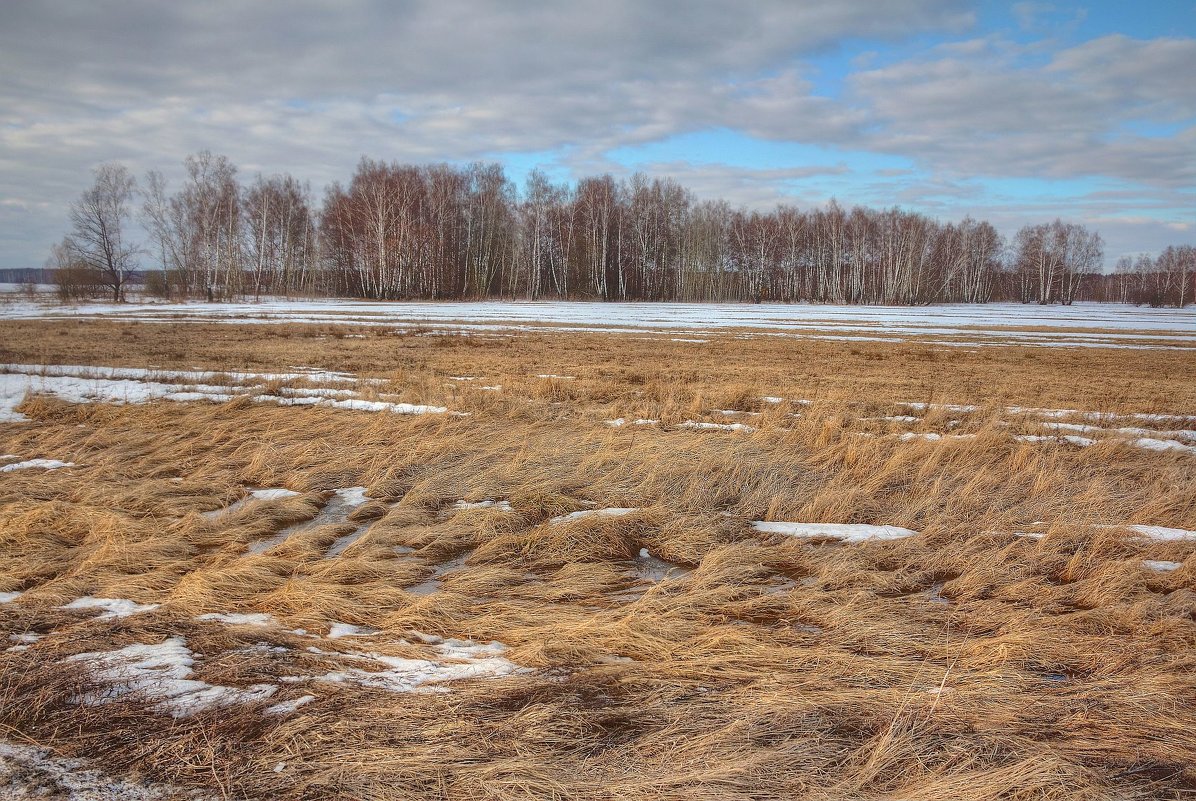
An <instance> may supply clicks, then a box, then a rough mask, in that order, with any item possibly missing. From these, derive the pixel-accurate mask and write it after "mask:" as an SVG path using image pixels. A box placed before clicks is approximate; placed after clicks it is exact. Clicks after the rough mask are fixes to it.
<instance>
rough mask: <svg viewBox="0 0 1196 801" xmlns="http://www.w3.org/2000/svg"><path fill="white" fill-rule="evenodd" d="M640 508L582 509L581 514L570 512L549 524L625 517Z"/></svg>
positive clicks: (553, 519)
mask: <svg viewBox="0 0 1196 801" xmlns="http://www.w3.org/2000/svg"><path fill="white" fill-rule="evenodd" d="M638 511H639V507H636V506H632V507H618V506H612V507H610V508H607V509H582V510H581V511H579V512H570V513H569V514H566V515H557V516H556V517H554V518H552V519H551V520H549V521H548V522H549V523H572V522H573V521H574V520H582V519H583V518H587V517H623V516H624V515H629V514H631V513H632V512H638Z"/></svg>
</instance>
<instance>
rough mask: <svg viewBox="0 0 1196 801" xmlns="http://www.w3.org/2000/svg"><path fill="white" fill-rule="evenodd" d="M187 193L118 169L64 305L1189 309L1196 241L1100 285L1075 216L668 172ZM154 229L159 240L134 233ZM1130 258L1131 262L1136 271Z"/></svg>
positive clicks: (100, 197) (216, 177) (92, 219)
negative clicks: (761, 196) (905, 202)
mask: <svg viewBox="0 0 1196 801" xmlns="http://www.w3.org/2000/svg"><path fill="white" fill-rule="evenodd" d="M184 167H185V178H184V180H183V183H182V185H181V186H179V187H178V188H177V189H174V190H173V191H172V189H171V188H170V187H168V185H167V183H166V181H165V179H164V178H163V176H162V174H161V173H159V172H156V171H151V172H149V173H148V174H147V175H146V177H145V179H144V180H143V181H141V182H140V184H139V183H138V182H137V181H136V180H135V179H134V177H133V176H132V175H131V174H130V172H129V171H128V170H127V169H126V168H125V167H124V166H122V165H119V164H105V165H102V166H101V167H99V168H98V169H97V170H96V172H95V181H94V183H93V185H92V187H91V188H89V189H87V190H86V191H85V192H83V194H82V195H81V196H80V198H79V199H78V200H77V201H76V202H75V203H74V204H73V205H72V207H71V212H70V218H69V223H70V233H69V234H68V235H67V236H66V237H65V238H64V239H63V240H62V242H61V243H60V244H58V245H56V246H55V247H54V248H53V250H52V253H51V257H50V261H49V264H48V266H49V267H51V268H52V269H53V270H54V271H55V275H56V281H57V283H58V286H59V288H60V292H61V293H62V294H63V296H64V297H68V298H75V297H87V296H92V295H94V294H96V293H99V292H103V293H106V294H107V295H109V296H110V297H111V298H112V299H114V300H120V299H122V298H123V296H124V294H125V292H126V289H127V285H128V282H129V279H130V276H131V275H132V274H133V273H134V271H135V270H137V269H140V268H142V266H143V262H146V263H148V264H149V265H150V266H151V267H152V269H151V270H150V271H149V272H148V273H147V274H146V280H145V283H146V286H145V289H146V290H147V291H149V292H151V293H154V294H157V295H160V296H162V297H173V298H179V299H183V298H206V299H207V300H211V301H216V300H232V299H238V298H245V297H254V298H258V297H261V296H264V295H286V296H295V295H328V296H338V297H354V298H369V299H379V300H400V299H428V300H441V299H444V300H453V299H466V298H508V299H530V300H536V299H567V300H606V301H614V300H644V301H751V302H762V301H771V302H797V301H813V302H825V303H848V304H889V305H912V304H924V303H940V302H962V303H985V302H990V301H1010V300H1012V301H1020V302H1026V303H1031V302H1035V303H1043V304H1047V303H1063V304H1070V303H1072V302H1074V301H1076V300H1104V301H1117V302H1132V303H1151V304H1154V305H1165V304H1166V305H1177V306H1182V305H1184V304H1186V303H1188V302H1192V301H1193V300H1194V298H1193V292H1194V290H1196V248H1193V247H1192V246H1177V247H1171V248H1168V249H1167V250H1165V251H1163V253H1161V254H1160V255H1159V256H1158V257H1156V258H1152V257H1149V256H1142V257H1140V258H1139V259H1137V260H1129V261H1128V262H1126V263H1125V264H1121V263H1119V264H1118V267H1117V270H1116V271H1115V272H1114V273H1112V274H1102V272H1101V268H1102V264H1103V260H1104V251H1103V242H1102V240H1101V236H1100V234H1099V233H1097V232H1095V231H1091V230H1089V229H1088V228H1086V227H1085V226H1083V225H1079V224H1076V223H1068V222H1064V221H1062V220H1055V221H1053V222H1044V223H1040V224H1033V225H1026V226H1024V227H1023V228H1021V230H1019V231H1018V232H1017V234H1016V235H1015V236H1014V237H1013V239H1012V240H1011V241H1006V240H1005V238H1004V237H1002V236H1001V235H1000V234H999V233H998V232H997V230H996V229H995V228H994V227H993V226H992V225H991V224H990V223H988V222H985V221H983V220H975V219H972V218H971V217H965V218H964V219H962V220H959V221H954V222H946V223H944V222H940V221H938V220H935V219H932V218H930V217H927V216H925V215H922V214H918V213H915V212H910V211H905V210H902V209H899V208H890V209H871V208H865V207H860V206H856V207H853V208H850V209H848V208H845V207H843V206H841V205H839V204H838V203H837V202H835V201H831V202H830V203H829V204H827V205H826V206H825V207H823V208H816V209H809V210H802V209H798V208H796V207H793V206H787V205H780V206H777V207H776V208H775V209H773V210H772V211H767V212H761V211H750V210H746V209H742V208H734V207H732V206H731V205H729V204H728V203H726V202H725V201H721V200H697V199H696V198H695V197H694V195H693V194H692V193H691V192H689V191H688V190H687V189H685V188H684V187H683V186H681V185H680V184H678V183H677V182H676V181H674V180H672V179H670V178H655V177H649V176H646V175H643V174H639V173H637V174H635V175H632V176H631V177H630V178H627V179H625V180H617V179H615V178H614V177H612V176H610V175H601V176H595V177H587V178H582V179H581V180H579V181H578V182H577V183H576V184H575V185H570V184H567V183H554V182H553V181H551V180H550V179H549V178H548V177H547V176H546V175H545V174H544V173H542V172H539V171H533V172H532V173H531V174H530V175H529V176H528V178H527V181H526V183H525V185H524V187H523V188H522V191H520V190H519V189H517V187H516V186H515V184H514V183H513V182H512V181H511V180H510V179H509V178H507V176H506V175H505V174H504V172H503V169H502V167H501V166H499V165H497V164H481V163H476V164H470V165H467V166H456V165H449V164H432V165H406V164H395V163H386V162H382V161H374V160H371V159H364V158H363V159H362V160H361V162H360V163H359V164H358V165H357V168H356V170H355V172H354V174H353V175H352V177H351V178H350V180H349V182H348V183H347V184H341V183H339V182H337V183H333V184H332V185H331V186H329V187H328V188H327V190H326V191H325V194H324V198H323V202H322V203H320V204H317V203H316V202H315V200H314V198H313V195H312V192H311V189H310V188H309V187H308V186H307V185H306V184H303V183H301V182H300V181H298V180H296V179H295V178H294V177H292V176H289V175H280V176H271V177H263V176H261V175H259V176H257V177H256V178H255V179H254V180H253V181H252V182H250V183H248V184H243V183H241V182H240V181H239V180H238V176H237V169H236V167H235V166H234V165H233V164H232V163H231V162H230V161H229V160H228V159H227V158H226V157H224V156H219V155H213V154H212V153H209V152H207V151H204V152H201V153H198V154H195V155H193V156H189V157H188V158H187V159H186V160H185V162H184ZM135 222H136V223H139V224H140V228H141V230H142V231H144V233H145V234H146V239H145V241H144V242H134V241H132V239H131V232H132V231H133V230H134V228H135V226H134V223H135ZM1123 261H1125V260H1123Z"/></svg>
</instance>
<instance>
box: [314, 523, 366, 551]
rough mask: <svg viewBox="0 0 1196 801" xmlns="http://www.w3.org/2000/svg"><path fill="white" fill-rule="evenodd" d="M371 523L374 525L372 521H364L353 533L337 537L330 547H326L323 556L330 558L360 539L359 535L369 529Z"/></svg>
mask: <svg viewBox="0 0 1196 801" xmlns="http://www.w3.org/2000/svg"><path fill="white" fill-rule="evenodd" d="M372 525H374V524H373V521H371V522H369V523H364V524H362V525H360V526H358V527H357V529H356V530H355V531H353V533H351V534H346V535H345V536H343V537H337V539H336V542H334V543H332V547H330V548H329V549H328V553H327V554H325V555H324V558H325V559H331V558H333V557H334V556H340V555H341V554H342V553H343V552H344V550H345V549H346V548H348V547H349V546H350V545H352V544H353V543H355V542H357V541H358V540H359V539H361V536H362V535H363V534H365V533H366V532H367V531H369V530H370V526H372Z"/></svg>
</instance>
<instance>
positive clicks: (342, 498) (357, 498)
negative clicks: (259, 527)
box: [248, 487, 368, 554]
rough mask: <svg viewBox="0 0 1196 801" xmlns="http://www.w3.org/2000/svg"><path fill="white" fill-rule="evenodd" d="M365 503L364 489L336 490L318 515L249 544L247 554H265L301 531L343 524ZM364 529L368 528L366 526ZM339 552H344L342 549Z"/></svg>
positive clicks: (348, 488)
mask: <svg viewBox="0 0 1196 801" xmlns="http://www.w3.org/2000/svg"><path fill="white" fill-rule="evenodd" d="M365 502H366V497H365V487H346V488H345V489H338V490H336V491H335V492H334V493H333V495H332V497H331V498H330V499H329V500H328V503H326V504H324V506H323V508H322V509H320V513H319V514H317V515H316V516H315V517H313V518H312V519H311V520H307V521H305V522H303V523H296V524H295V525H293V526H287V527H286V528H284V529H283V530H282V531H280V532H278V533H277V534H275V535H274V536H273V537H267V538H266V539H263V540H258V541H256V542H251V543H250V544H249V551H248V552H249V553H252V554H260V553H265V552H266V551H268V550H270V549H271V548H273V547H275V546H276V545H280V544H282V543H283V542H286V540H287V539H288V538H289V537H291V535H293V534H298V533H299V532H302V531H311V530H312V529H314V528H319V527H320V526H331V525H337V524H340V523H344V522H345V520H346V519H348V517H349V515H350V514H351V513H352V512H353V510H354V509H356V508H357V507H358V506H361V505H362V504H363V503H365ZM366 528H368V526H367V527H366ZM350 536H352V535H350ZM334 547H335V546H334ZM344 547H348V543H346V544H345V546H344ZM341 550H344V548H342V549H341ZM338 553H339V552H338Z"/></svg>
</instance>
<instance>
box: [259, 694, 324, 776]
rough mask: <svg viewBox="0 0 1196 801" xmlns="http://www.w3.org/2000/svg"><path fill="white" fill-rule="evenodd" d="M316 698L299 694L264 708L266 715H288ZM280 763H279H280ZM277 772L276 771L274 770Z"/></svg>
mask: <svg viewBox="0 0 1196 801" xmlns="http://www.w3.org/2000/svg"><path fill="white" fill-rule="evenodd" d="M314 700H316V697H315V696H314V695H301V696H299V697H298V698H296V699H294V700H292V701H281V702H279V703H277V704H275V705H274V706H271V707H267V708H266V714H267V715H290V714H292V713H294V712H295V710H297V709H299V707H301V706H306V705H308V704H310V703H311V702H312V701H314ZM280 764H281V763H280ZM276 772H277V771H276Z"/></svg>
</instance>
